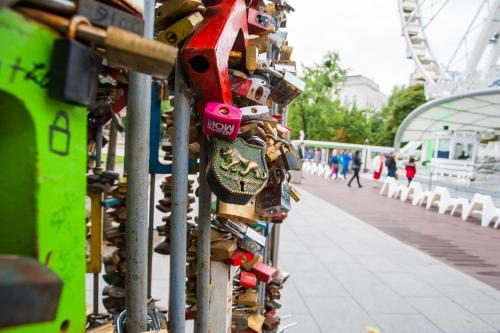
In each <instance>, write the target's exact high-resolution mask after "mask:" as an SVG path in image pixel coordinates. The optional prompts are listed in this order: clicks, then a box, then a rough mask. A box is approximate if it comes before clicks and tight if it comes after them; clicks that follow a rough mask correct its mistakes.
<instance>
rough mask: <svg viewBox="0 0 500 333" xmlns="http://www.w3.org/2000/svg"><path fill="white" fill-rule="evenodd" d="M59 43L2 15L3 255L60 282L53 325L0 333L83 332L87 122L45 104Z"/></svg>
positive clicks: (80, 111)
mask: <svg viewBox="0 0 500 333" xmlns="http://www.w3.org/2000/svg"><path fill="white" fill-rule="evenodd" d="M56 37H57V35H56V34H55V33H54V32H52V31H51V30H49V29H47V28H46V27H43V26H41V25H39V24H37V23H34V22H32V21H28V20H26V19H24V18H23V17H22V16H20V15H18V14H17V13H14V12H12V11H11V10H8V9H3V10H0V41H1V42H2V47H0V151H1V152H2V153H1V154H0V175H1V177H0V189H1V191H0V254H21V255H25V256H32V257H35V258H37V259H38V260H39V261H40V262H41V263H43V264H46V265H47V266H48V267H49V268H50V269H51V270H53V271H54V272H55V273H56V274H57V275H58V276H59V277H60V278H61V279H62V280H63V291H62V295H61V300H60V303H59V308H58V311H57V318H56V320H55V321H54V322H49V323H40V324H32V325H25V326H22V327H17V328H9V329H5V330H0V331H1V332H2V333H3V332H9V333H25V332H26V333H27V332H29V333H33V332H37V333H45V332H75V333H76V332H78V333H81V332H83V331H84V329H85V223H84V219H85V208H84V207H85V191H86V184H85V171H86V169H85V160H86V128H87V124H86V119H87V115H86V110H85V108H83V107H80V106H75V105H71V104H67V103H63V102H59V101H56V100H53V99H50V98H48V96H47V88H46V86H47V80H48V73H49V68H48V67H49V65H50V57H51V52H52V47H53V43H54V40H55V38H56ZM2 301H5V300H2ZM22 311H30V309H22ZM0 315H1V314H0Z"/></svg>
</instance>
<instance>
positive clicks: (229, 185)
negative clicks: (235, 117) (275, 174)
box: [207, 138, 269, 205]
mask: <svg viewBox="0 0 500 333" xmlns="http://www.w3.org/2000/svg"><path fill="white" fill-rule="evenodd" d="M213 142H214V145H213V155H212V159H211V161H210V164H209V167H208V171H207V180H208V184H209V185H210V189H211V190H212V192H213V193H214V194H215V195H216V196H217V197H218V198H219V199H221V200H223V201H224V202H227V203H234V204H239V205H243V204H246V203H248V202H249V201H250V200H251V199H252V198H253V197H254V196H256V195H257V194H258V193H259V192H260V191H261V190H262V189H263V188H264V186H265V185H266V182H267V179H268V177H269V174H268V171H267V164H266V163H265V157H264V152H265V148H264V147H260V146H258V145H254V144H249V143H247V142H245V141H243V140H242V139H241V138H237V139H236V140H235V141H234V142H232V143H231V142H227V141H224V140H220V139H217V138H214V139H213Z"/></svg>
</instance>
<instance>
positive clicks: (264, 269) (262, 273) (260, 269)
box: [250, 261, 278, 284]
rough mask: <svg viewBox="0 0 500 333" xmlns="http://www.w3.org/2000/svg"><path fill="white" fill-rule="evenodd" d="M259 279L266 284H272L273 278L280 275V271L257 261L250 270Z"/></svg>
mask: <svg viewBox="0 0 500 333" xmlns="http://www.w3.org/2000/svg"><path fill="white" fill-rule="evenodd" d="M250 272H251V273H254V274H255V276H256V277H257V279H258V280H259V281H261V282H263V283H265V284H267V283H270V282H271V281H272V280H273V278H274V277H275V276H276V274H278V270H277V269H276V268H274V267H271V266H268V265H266V264H264V263H262V262H260V261H257V262H256V263H255V264H254V265H253V266H252V268H251V269H250Z"/></svg>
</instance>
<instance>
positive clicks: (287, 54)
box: [280, 43, 293, 60]
mask: <svg viewBox="0 0 500 333" xmlns="http://www.w3.org/2000/svg"><path fill="white" fill-rule="evenodd" d="M280 51H281V52H280V60H290V59H291V57H292V52H293V47H291V46H289V45H288V43H285V44H283V45H281V50H280Z"/></svg>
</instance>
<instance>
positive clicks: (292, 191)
mask: <svg viewBox="0 0 500 333" xmlns="http://www.w3.org/2000/svg"><path fill="white" fill-rule="evenodd" d="M290 196H291V197H292V199H293V200H295V202H299V201H300V199H302V196H301V195H300V193H299V191H297V189H296V188H295V186H292V185H290Z"/></svg>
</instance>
